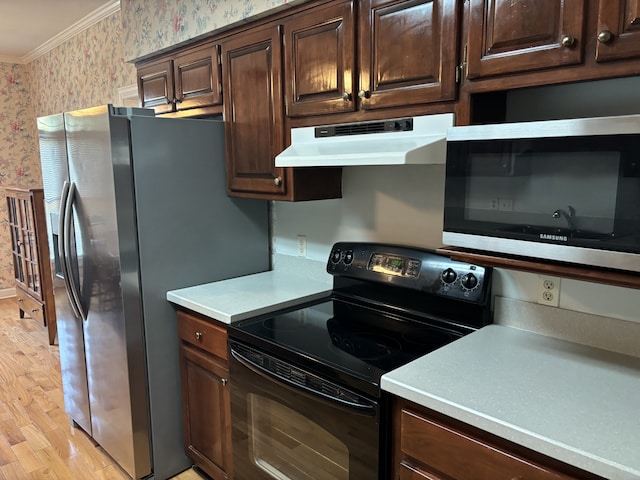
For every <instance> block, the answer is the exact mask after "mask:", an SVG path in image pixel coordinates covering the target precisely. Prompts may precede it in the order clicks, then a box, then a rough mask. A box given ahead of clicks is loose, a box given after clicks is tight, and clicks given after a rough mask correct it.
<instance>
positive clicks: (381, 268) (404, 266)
mask: <svg viewBox="0 0 640 480" xmlns="http://www.w3.org/2000/svg"><path fill="white" fill-rule="evenodd" d="M421 264H422V263H421V262H420V261H419V260H415V259H413V258H406V257H400V256H396V255H386V254H384V253H374V254H373V255H371V259H370V260H369V266H368V267H367V268H368V269H369V270H371V271H372V272H378V273H384V274H385V275H395V276H398V277H412V278H418V275H419V274H420V266H421Z"/></svg>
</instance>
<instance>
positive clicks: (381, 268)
mask: <svg viewBox="0 0 640 480" xmlns="http://www.w3.org/2000/svg"><path fill="white" fill-rule="evenodd" d="M327 272H328V273H330V274H331V275H333V276H334V287H333V291H332V293H331V295H330V297H328V298H326V299H323V300H318V301H316V302H313V303H311V304H305V305H301V306H297V307H294V308H291V309H288V310H284V311H280V312H275V313H271V314H267V315H263V316H260V317H256V318H250V319H246V320H242V321H239V322H236V323H233V324H231V325H230V326H229V330H228V334H229V339H230V341H231V342H236V343H239V344H244V345H248V346H251V347H255V348H257V349H259V350H261V351H264V352H265V353H267V354H270V355H273V356H275V357H277V358H280V359H282V360H283V361H285V362H293V363H294V364H296V365H299V366H300V367H302V368H304V369H307V370H308V371H310V372H312V373H313V374H315V375H317V376H319V377H321V378H323V379H326V380H328V381H330V382H335V383H336V384H339V385H342V386H344V387H346V388H348V389H352V390H355V391H358V392H363V393H365V394H367V395H369V396H373V397H374V398H376V397H379V396H380V377H381V376H382V375H383V374H384V373H386V372H389V371H391V370H393V369H395V368H397V367H400V366H402V365H404V364H406V363H408V362H410V361H412V360H414V359H416V358H418V357H420V356H422V355H424V354H426V353H429V352H431V351H433V350H435V349H437V348H439V347H441V346H443V345H446V344H448V343H450V342H452V341H454V340H456V339H457V338H460V337H461V336H463V335H466V334H468V333H471V332H473V331H474V330H477V329H478V328H480V327H482V326H484V325H486V324H488V323H490V321H491V316H490V308H489V300H490V299H489V296H490V286H491V269H490V268H486V267H480V266H477V265H472V264H469V263H465V262H458V261H453V260H451V259H449V258H448V257H444V256H442V255H438V254H436V253H434V252H432V251H428V250H422V249H416V248H408V247H402V246H396V245H383V244H373V243H347V242H341V243H337V244H335V245H334V247H333V248H332V250H331V253H330V256H329V259H328V261H327ZM260 361H261V362H263V363H264V362H265V360H264V359H262V360H260ZM267 367H269V368H271V366H269V365H267ZM272 367H273V370H274V371H276V370H277V369H278V368H280V370H282V366H281V365H280V366H278V365H276V364H275V363H274V364H273V365H272ZM288 372H289V373H283V372H282V371H280V372H275V373H278V374H280V375H285V376H287V377H288V379H289V380H292V381H293V382H299V383H300V382H301V383H302V384H308V383H309V382H311V379H310V377H311V376H308V377H309V378H305V377H304V376H302V375H298V376H299V378H296V373H295V372H294V373H293V374H291V373H290V370H288Z"/></svg>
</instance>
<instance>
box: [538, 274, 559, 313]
mask: <svg viewBox="0 0 640 480" xmlns="http://www.w3.org/2000/svg"><path fill="white" fill-rule="evenodd" d="M538 303H540V304H541V305H549V306H550V307H557V306H558V305H559V304H560V279H559V278H556V277H546V276H542V275H538Z"/></svg>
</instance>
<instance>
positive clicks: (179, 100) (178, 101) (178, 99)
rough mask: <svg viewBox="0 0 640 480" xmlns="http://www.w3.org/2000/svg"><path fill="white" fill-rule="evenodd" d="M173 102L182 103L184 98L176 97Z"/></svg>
mask: <svg viewBox="0 0 640 480" xmlns="http://www.w3.org/2000/svg"><path fill="white" fill-rule="evenodd" d="M173 103H176V104H177V103H182V99H181V98H176V99H174V100H173Z"/></svg>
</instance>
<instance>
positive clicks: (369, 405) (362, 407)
mask: <svg viewBox="0 0 640 480" xmlns="http://www.w3.org/2000/svg"><path fill="white" fill-rule="evenodd" d="M229 350H230V352H231V356H232V357H233V358H234V359H235V360H237V361H238V362H239V363H240V364H241V365H243V366H244V367H246V368H248V369H249V370H251V371H252V372H254V373H256V374H258V375H260V376H262V377H265V378H267V379H269V380H272V381H277V382H280V383H284V384H286V385H287V386H289V387H292V388H294V389H297V390H302V391H303V392H305V393H308V394H310V395H313V396H316V397H320V398H323V399H325V400H329V401H331V402H334V403H337V404H339V405H341V406H343V407H347V408H348V409H349V410H356V411H358V412H359V413H364V414H367V415H374V414H375V409H376V403H375V402H373V401H369V400H366V399H364V398H362V401H363V403H355V402H350V401H348V400H345V399H343V398H339V397H336V396H334V395H330V394H328V393H325V392H322V391H320V390H317V389H314V388H311V387H309V386H306V385H300V384H298V383H296V382H292V381H291V380H289V379H287V378H285V377H283V376H281V375H278V374H276V373H274V372H271V371H269V370H267V369H266V368H264V367H263V366H261V365H258V364H257V363H255V362H253V361H251V360H250V359H249V358H247V357H245V356H244V355H242V354H241V353H240V352H238V351H237V350H236V349H234V348H233V345H231V346H230V348H229Z"/></svg>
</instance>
